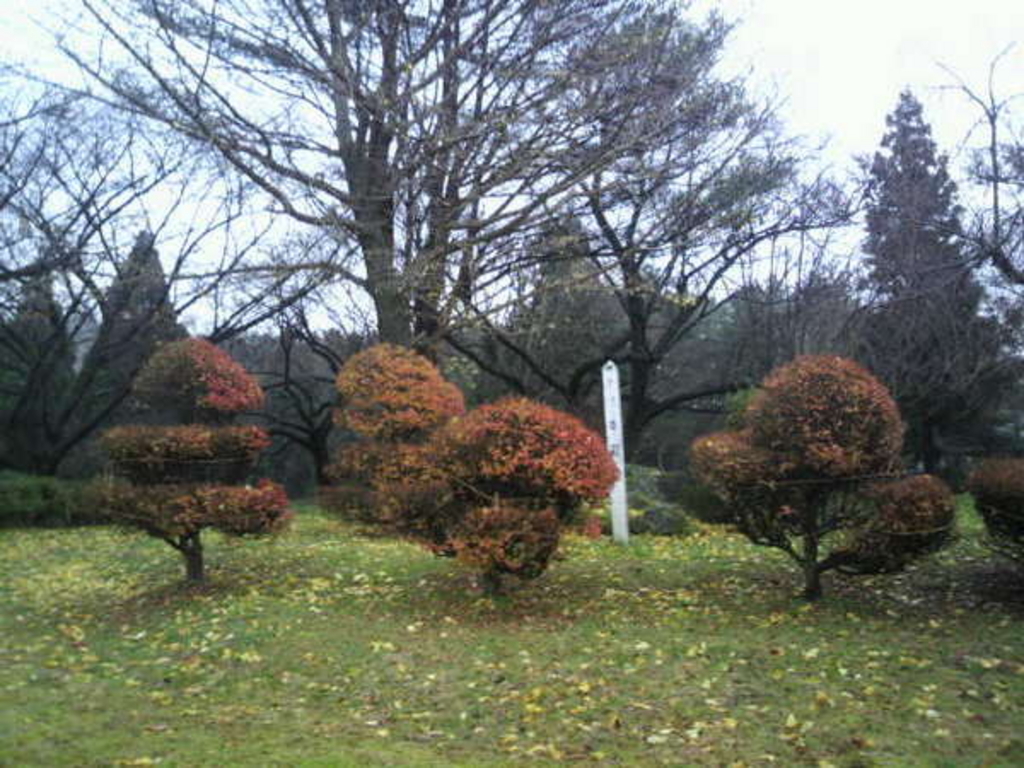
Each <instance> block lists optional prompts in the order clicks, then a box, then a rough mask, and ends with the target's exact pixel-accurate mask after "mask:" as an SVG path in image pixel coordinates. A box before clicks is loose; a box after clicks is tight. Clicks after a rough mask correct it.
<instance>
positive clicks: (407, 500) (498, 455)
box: [322, 345, 617, 590]
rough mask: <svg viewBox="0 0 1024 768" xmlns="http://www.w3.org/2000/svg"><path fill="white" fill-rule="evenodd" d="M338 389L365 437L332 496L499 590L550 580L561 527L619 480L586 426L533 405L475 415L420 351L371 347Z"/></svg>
mask: <svg viewBox="0 0 1024 768" xmlns="http://www.w3.org/2000/svg"><path fill="white" fill-rule="evenodd" d="M337 383H338V391H339V394H340V395H341V406H340V408H339V410H338V412H337V416H336V421H337V423H338V424H340V425H343V426H345V427H347V428H349V429H350V430H352V431H354V432H355V433H357V434H358V435H360V436H361V437H362V440H360V441H357V442H355V443H353V444H350V445H348V446H345V447H343V448H342V449H341V450H340V451H339V453H338V455H337V458H336V460H335V462H334V464H333V465H332V466H331V468H330V476H331V478H332V480H333V483H334V484H333V486H332V487H331V488H328V489H326V490H325V492H323V494H322V498H324V499H325V500H327V501H328V503H329V504H330V505H331V507H332V508H333V510H334V511H338V512H341V513H344V514H347V515H348V516H350V517H356V518H358V519H362V520H367V519H372V520H373V521H375V522H377V523H381V524H383V525H385V526H387V527H389V528H391V529H392V530H395V531H398V532H400V533H401V534H403V535H405V536H408V537H411V538H413V539H415V540H417V541H419V542H421V543H422V544H424V545H425V546H427V547H428V548H430V549H431V550H432V551H433V552H435V553H437V554H439V555H445V556H454V557H456V558H458V559H459V560H460V561H462V562H464V563H467V564H469V565H471V566H472V567H474V568H477V569H479V570H480V571H481V572H482V573H483V576H484V585H485V587H486V588H487V589H489V590H495V589H497V588H498V587H499V585H500V577H501V574H505V573H508V574H515V575H517V576H520V577H524V578H531V577H534V576H537V575H539V574H540V573H542V572H543V570H544V569H545V568H546V566H547V564H548V561H549V560H550V558H551V556H552V555H553V553H554V552H555V550H556V549H557V545H558V538H559V533H560V529H561V525H562V524H563V523H564V522H566V521H567V520H569V519H570V518H571V517H572V515H573V513H574V512H575V511H576V510H577V509H578V508H579V507H580V506H581V505H582V504H584V503H586V502H590V501H596V500H599V499H602V498H604V497H605V496H607V494H608V492H609V490H610V488H611V486H612V484H613V483H614V481H615V479H616V475H617V470H616V468H615V464H614V462H613V460H612V458H611V456H610V454H609V453H608V450H607V449H606V447H605V445H604V442H603V440H602V439H601V438H600V437H599V436H598V435H597V434H596V433H594V432H593V431H592V430H590V429H588V428H587V427H586V426H585V425H584V424H583V423H582V422H581V421H579V420H578V419H576V418H574V417H572V416H570V415H568V414H565V413H562V412H560V411H557V410H555V409H553V408H549V407H547V406H544V405H540V404H539V403H534V402H531V401H529V400H525V399H508V400H504V401H501V402H498V403H495V404H492V405H485V406H482V407H480V408H477V409H475V410H473V411H471V412H469V413H465V414H464V410H465V409H464V404H463V399H462V395H461V393H460V392H459V390H458V389H457V388H456V387H455V386H454V385H453V384H450V383H449V382H447V381H445V380H444V378H443V377H442V376H441V373H440V372H439V371H438V370H437V368H436V367H435V366H434V365H433V364H432V363H431V362H430V361H428V360H426V359H425V358H422V357H420V356H418V355H417V354H416V353H415V352H412V351H409V350H405V349H401V348H398V347H394V346H391V345H380V346H378V347H373V348H371V349H368V350H365V351H363V352H361V353H359V354H358V355H355V356H353V357H352V358H351V359H350V360H349V361H348V362H347V363H346V364H345V366H344V367H343V368H342V370H341V371H340V372H339V374H338V379H337ZM361 506H362V507H364V508H365V507H371V508H372V512H370V513H369V514H365V513H363V514H360V511H359V510H360V507H361Z"/></svg>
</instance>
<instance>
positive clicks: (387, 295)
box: [65, 0, 649, 347]
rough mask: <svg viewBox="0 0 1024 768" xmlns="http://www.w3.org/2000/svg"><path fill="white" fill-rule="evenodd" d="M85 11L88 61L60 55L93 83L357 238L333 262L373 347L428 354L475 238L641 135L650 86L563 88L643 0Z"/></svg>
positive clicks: (466, 271) (330, 1)
mask: <svg viewBox="0 0 1024 768" xmlns="http://www.w3.org/2000/svg"><path fill="white" fill-rule="evenodd" d="M83 5H84V7H85V9H86V12H87V13H88V15H89V16H90V20H91V23H92V25H93V27H94V28H98V29H99V30H100V31H101V33H102V37H103V41H104V45H103V54H102V56H101V55H100V54H95V55H93V54H90V53H89V52H88V51H85V50H81V49H78V50H72V49H70V47H68V46H65V50H66V51H67V52H68V54H69V55H70V56H71V57H72V58H73V59H74V60H75V61H76V62H77V63H78V64H79V65H80V66H81V67H82V69H83V70H84V71H85V72H87V73H88V74H89V75H90V76H91V77H92V78H93V82H94V83H95V86H96V87H95V95H97V96H98V97H100V98H103V99H108V100H110V101H113V102H115V103H117V104H118V105H120V106H122V107H123V108H125V109H128V110H130V111H132V112H134V113H137V114H140V115H143V116H145V117H146V118H149V119H152V120H155V121H158V122H160V123H162V124H164V125H166V126H169V127H171V128H172V129H173V130H175V131H178V132H180V133H182V134H184V135H186V136H188V137H189V138H190V139H192V140H195V141H198V142H202V143H203V144H205V145H206V146H208V147H210V148H212V149H213V150H215V151H216V152H217V153H218V154H219V155H220V156H221V157H222V158H223V159H224V160H225V161H226V162H227V163H229V164H230V165H231V166H233V167H234V168H235V169H236V170H237V171H238V172H239V173H241V174H242V175H244V176H245V177H246V178H248V179H249V180H250V181H251V182H252V183H254V184H256V185H257V186H259V187H260V188H261V189H262V190H263V191H264V192H265V193H266V194H267V195H269V196H270V197H271V198H272V199H273V201H274V205H275V209H276V210H279V211H282V212H284V213H285V214H287V215H288V216H290V217H291V218H292V219H293V220H295V221H298V222H302V223H304V224H307V225H312V226H314V227H317V228H321V229H324V230H326V231H329V232H331V233H333V235H334V236H335V237H337V238H338V239H339V240H344V241H347V242H354V243H355V244H357V246H358V253H359V257H360V258H359V260H358V263H356V264H353V265H350V266H346V267H343V268H342V267H339V268H338V270H337V271H338V274H339V275H341V276H342V277H344V278H345V279H347V280H350V281H352V282H353V283H355V284H357V285H359V286H361V287H362V288H363V289H365V291H366V293H367V294H368V296H369V298H370V300H371V301H372V303H373V306H374V309H375V320H376V326H377V330H378V333H379V336H380V338H381V339H382V340H386V341H391V342H397V343H402V344H409V343H412V342H413V341H414V340H416V341H417V343H420V344H421V345H422V346H428V347H429V346H430V345H431V343H432V342H434V341H436V340H437V338H438V337H439V334H440V333H441V331H442V330H443V329H444V327H445V326H446V325H447V323H448V320H449V318H450V317H451V314H452V313H453V312H454V311H455V310H456V308H457V306H458V303H459V301H460V299H461V298H462V297H464V296H466V295H468V293H469V292H470V291H471V290H472V288H473V287H474V286H475V284H476V282H477V281H478V280H480V279H482V273H483V272H484V271H485V268H486V267H487V266H488V262H486V260H485V259H484V258H483V256H482V252H483V251H484V250H486V249H484V248H482V246H484V245H485V244H487V243H490V242H493V241H495V239H497V238H502V237H504V236H507V235H509V234H510V233H514V232H518V231H521V230H522V229H524V228H527V227H529V226H530V225H531V224H532V223H533V222H535V221H536V220H538V219H541V218H544V217H546V216H547V209H549V208H551V207H553V206H557V205H558V204H559V203H560V201H561V200H562V199H563V198H564V197H565V195H566V193H567V192H568V191H569V190H570V189H571V188H572V187H573V186H574V185H575V184H577V183H578V182H579V181H580V180H581V179H583V178H585V177H587V176H590V175H592V174H594V173H595V172H596V171H597V170H599V169H602V168H605V167H606V166H607V165H608V163H609V162H610V161H611V160H613V159H615V158H616V157H618V156H620V155H621V154H622V152H623V151H624V149H625V148H633V147H635V146H636V145H637V144H639V143H642V142H643V141H644V140H645V138H646V137H644V136H643V135H642V134H641V133H639V132H637V131H635V130H633V131H627V130H626V126H627V125H630V124H631V121H632V116H633V115H634V114H635V113H636V112H637V110H638V109H639V108H640V107H641V106H642V102H643V101H644V100H646V99H647V98H648V97H649V94H647V93H645V92H643V91H642V89H641V91H639V92H638V91H634V90H632V89H615V90H595V91H592V92H589V93H588V92H586V91H583V90H581V89H579V88H577V87H576V83H577V81H578V79H579V77H580V76H581V73H586V72H587V68H588V67H589V68H590V69H589V75H588V76H589V79H590V81H591V82H594V81H596V80H597V79H598V77H599V72H598V71H597V68H596V63H598V62H599V63H601V64H602V65H603V64H605V63H607V62H608V59H609V54H608V53H607V50H608V42H609V40H610V39H611V38H612V36H614V35H616V34H617V30H620V29H621V28H622V26H623V24H625V23H626V22H627V21H628V20H629V19H630V18H632V17H634V16H636V15H637V14H638V13H640V12H641V11H642V8H643V6H645V5H649V3H643V2H632V1H630V2H621V1H612V0H559V1H558V2H547V1H546V0H436V1H427V0H370V1H368V2H362V3H353V2H346V1H345V0H326V2H323V3H316V4H314V3H311V2H309V0H257V2H242V0H222V2H219V3H217V4H216V5H215V6H212V7H211V6H209V5H208V4H206V3H202V2H198V0H144V1H143V0H84V2H83ZM637 44H639V45H643V44H646V41H645V40H640V41H638V43H637ZM111 46H113V47H114V48H117V49H119V53H120V58H119V59H117V57H116V56H112V55H111V53H110V51H111ZM617 50H618V51H619V53H620V54H621V55H627V54H629V51H628V50H623V49H622V46H619V48H618V49H617ZM491 253H492V254H493V253H494V251H493V250H492V251H491Z"/></svg>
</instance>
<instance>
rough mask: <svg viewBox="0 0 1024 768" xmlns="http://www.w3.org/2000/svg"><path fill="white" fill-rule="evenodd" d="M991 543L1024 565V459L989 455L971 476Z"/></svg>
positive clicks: (979, 509) (973, 489)
mask: <svg viewBox="0 0 1024 768" xmlns="http://www.w3.org/2000/svg"><path fill="white" fill-rule="evenodd" d="M967 489H968V490H969V491H970V492H971V495H972V496H974V501H975V505H976V507H977V509H978V512H979V513H980V514H981V518H982V520H984V521H985V529H986V530H987V531H988V537H989V544H990V545H991V546H992V548H993V549H994V550H995V551H996V552H998V553H1000V554H1001V555H1003V556H1005V557H1008V558H1010V559H1011V560H1014V561H1015V562H1016V563H1018V564H1019V565H1022V566H1024V459H1020V458H992V459H985V460H984V461H982V462H981V463H980V464H979V465H978V467H977V468H976V469H975V470H974V471H973V472H971V474H970V476H969V477H968V478H967Z"/></svg>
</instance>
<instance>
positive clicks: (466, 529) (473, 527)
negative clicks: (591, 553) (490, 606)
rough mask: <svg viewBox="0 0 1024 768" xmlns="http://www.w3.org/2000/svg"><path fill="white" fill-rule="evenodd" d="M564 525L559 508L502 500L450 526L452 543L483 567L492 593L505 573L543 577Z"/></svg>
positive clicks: (462, 558)
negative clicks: (558, 512) (558, 513)
mask: <svg viewBox="0 0 1024 768" xmlns="http://www.w3.org/2000/svg"><path fill="white" fill-rule="evenodd" d="M560 528H561V525H560V523H559V521H558V516H557V515H556V514H555V511H554V510H553V509H537V508H536V507H533V506H531V505H529V504H518V503H516V502H514V501H501V500H498V501H497V502H496V503H495V504H494V505H493V506H480V507H474V508H472V509H470V510H469V511H468V512H466V514H465V515H463V516H462V517H461V519H460V520H459V521H458V523H456V524H455V525H454V526H453V527H452V528H451V529H450V531H449V544H450V547H451V549H452V551H454V553H455V556H456V557H457V558H458V559H459V560H460V561H461V562H463V563H465V564H467V565H469V566H471V567H473V568H475V569H476V570H478V571H480V573H481V574H482V575H483V578H484V580H485V588H486V589H487V590H488V591H489V592H496V591H498V590H499V589H500V578H501V574H511V575H514V576H518V577H519V578H522V579H533V578H536V577H537V576H540V575H541V574H542V573H543V572H544V571H545V570H546V569H547V567H548V563H549V562H550V560H551V557H552V556H553V555H554V554H555V551H556V550H557V549H558V540H559V533H560Z"/></svg>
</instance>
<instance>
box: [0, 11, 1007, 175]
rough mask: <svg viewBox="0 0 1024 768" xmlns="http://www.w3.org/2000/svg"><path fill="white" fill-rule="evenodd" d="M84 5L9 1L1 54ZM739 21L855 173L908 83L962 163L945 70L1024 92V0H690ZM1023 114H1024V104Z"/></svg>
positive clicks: (749, 64)
mask: <svg viewBox="0 0 1024 768" xmlns="http://www.w3.org/2000/svg"><path fill="white" fill-rule="evenodd" d="M58 4H59V5H63V6H64V7H71V8H73V7H75V5H76V3H75V2H74V0H0V57H3V58H6V59H10V58H26V57H27V58H32V59H35V60H37V61H41V62H46V61H47V60H49V62H50V64H51V66H52V62H53V58H52V57H47V56H46V55H45V51H46V47H47V39H46V37H45V36H43V35H40V34H37V33H35V32H34V31H33V26H32V24H31V22H30V17H31V16H32V15H36V16H40V15H42V17H43V18H46V11H45V8H46V7H47V6H51V5H58ZM691 8H692V11H693V13H695V14H698V15H703V14H705V13H706V12H707V11H709V10H710V9H712V8H718V9H719V10H720V11H721V12H722V13H723V14H724V15H725V16H726V18H728V19H731V20H736V21H738V22H739V23H738V27H737V29H736V31H735V32H734V35H733V38H732V41H731V43H730V44H729V48H728V56H727V60H726V65H727V66H728V67H729V68H730V69H733V70H742V71H748V70H750V71H752V72H753V76H754V80H755V83H756V84H757V87H758V88H759V89H765V90H768V89H772V88H774V89H776V90H777V92H778V94H779V95H780V96H782V97H783V98H784V99H785V105H784V115H785V118H786V121H787V124H788V125H789V126H790V129H791V130H792V131H793V132H796V133H799V134H803V135H807V136H808V137H810V138H812V139H815V140H818V139H821V138H825V137H828V138H829V140H830V144H829V149H828V152H827V155H826V159H827V160H828V161H829V162H830V163H832V164H834V165H836V166H839V167H848V166H849V165H850V158H851V156H852V155H853V154H855V153H866V152H867V153H869V152H872V151H873V150H874V149H875V147H877V145H878V142H879V140H880V138H881V135H882V131H883V130H884V120H885V115H886V113H888V112H889V111H891V110H892V109H893V107H894V106H895V105H896V99H897V96H898V94H899V91H900V90H901V89H902V88H904V87H910V88H911V89H912V90H913V91H914V92H915V93H916V95H917V96H918V98H919V99H920V100H921V101H922V102H923V103H924V105H925V117H926V119H928V120H929V122H931V123H932V125H933V127H934V130H935V135H936V138H937V140H938V142H939V144H940V146H941V147H942V148H943V149H944V150H945V151H946V152H948V153H949V154H951V155H953V156H954V158H953V159H954V164H956V162H957V157H956V150H957V145H958V144H959V143H960V142H961V141H962V139H963V138H964V136H965V134H966V133H967V132H968V131H969V129H970V127H971V125H972V122H973V121H974V119H975V118H976V116H977V113H976V112H975V111H973V110H971V108H970V107H969V106H968V105H967V103H966V102H965V101H964V100H963V98H962V97H961V96H959V95H958V94H955V93H952V92H949V91H944V90H942V89H941V86H942V85H944V84H949V83H950V81H951V78H950V77H949V76H948V75H946V74H945V73H944V72H943V71H942V70H941V69H940V67H939V64H940V63H941V64H945V65H947V66H948V67H950V68H952V69H953V70H955V71H956V72H957V73H959V74H960V75H961V76H962V77H963V78H964V79H965V80H966V81H967V82H968V83H970V84H971V85H977V86H983V85H985V83H986V80H987V76H988V65H989V63H990V62H991V60H992V59H993V58H994V57H995V56H996V54H998V53H999V52H1000V51H1002V50H1003V49H1004V48H1006V47H1007V46H1008V45H1010V44H1013V43H1016V44H1017V45H1016V47H1015V48H1014V49H1013V51H1012V52H1011V54H1010V55H1009V56H1008V57H1007V58H1005V59H1004V60H1003V62H1002V64H1001V66H1000V68H999V70H998V78H997V85H998V88H999V90H1000V92H1002V93H1006V94H1009V93H1016V92H1024V0H716V1H714V2H711V1H709V0H692V2H691ZM1017 112H1018V114H1024V99H1022V101H1021V103H1020V105H1019V107H1018V110H1017Z"/></svg>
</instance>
